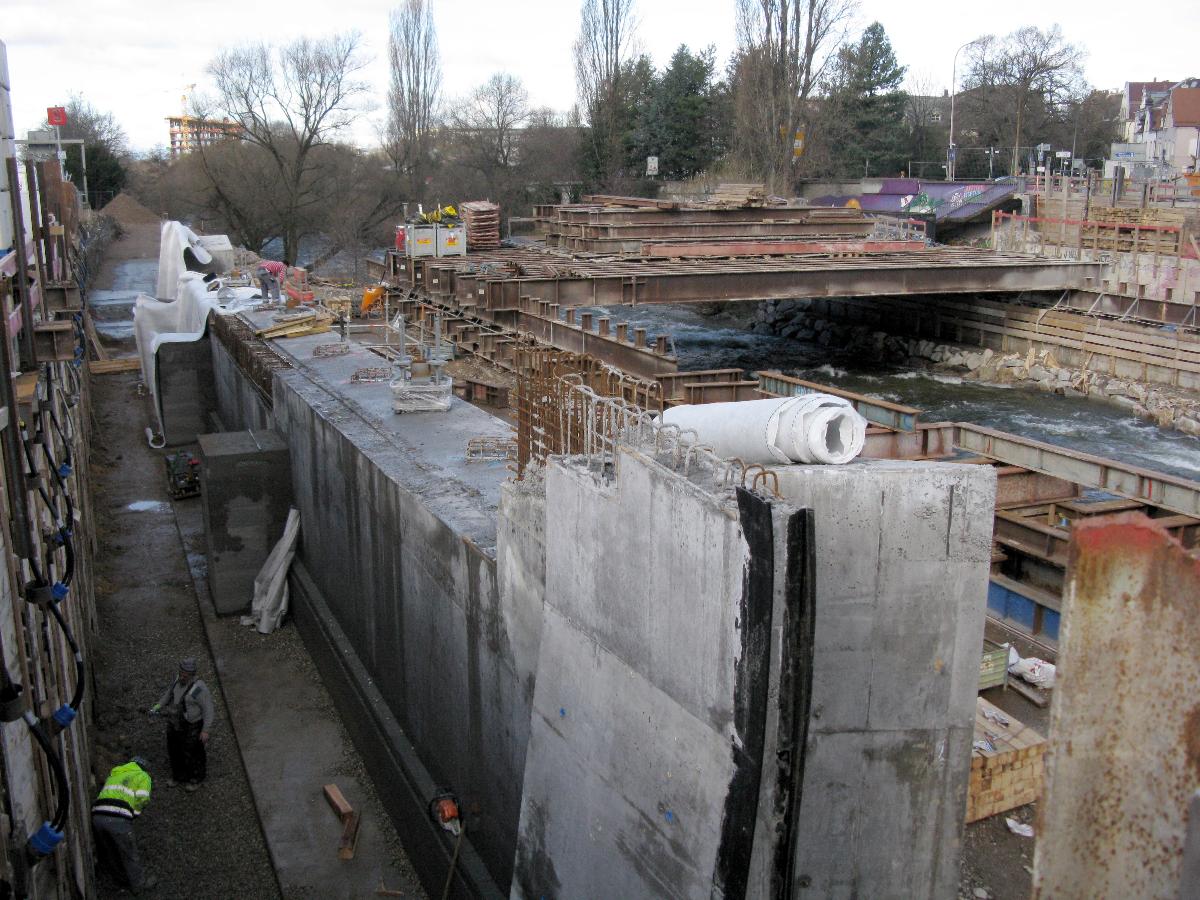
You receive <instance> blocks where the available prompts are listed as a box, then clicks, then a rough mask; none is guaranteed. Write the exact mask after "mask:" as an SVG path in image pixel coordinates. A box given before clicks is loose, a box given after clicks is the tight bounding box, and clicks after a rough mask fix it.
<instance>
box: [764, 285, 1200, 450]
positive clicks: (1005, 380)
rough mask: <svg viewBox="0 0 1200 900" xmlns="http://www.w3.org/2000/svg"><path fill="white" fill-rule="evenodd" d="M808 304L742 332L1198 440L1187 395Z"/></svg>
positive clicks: (773, 309)
mask: <svg viewBox="0 0 1200 900" xmlns="http://www.w3.org/2000/svg"><path fill="white" fill-rule="evenodd" d="M808 306H809V303H808V301H805V300H774V301H767V302H765V303H760V304H759V305H758V308H757V309H756V311H755V313H754V316H753V318H752V319H751V321H750V322H749V323H748V325H749V328H750V330H751V331H752V332H754V333H755V334H773V335H779V336H781V337H785V338H794V339H796V340H798V341H813V342H815V343H817V344H819V345H820V346H823V347H830V348H834V349H836V350H838V351H839V352H843V353H854V354H868V355H870V356H871V358H873V359H875V360H877V361H879V362H881V363H890V364H897V365H914V366H919V365H926V366H932V367H934V368H937V369H940V370H948V371H952V372H955V373H957V374H961V375H962V377H963V378H964V380H973V381H980V382H985V383H988V384H1005V385H1013V386H1015V387H1022V388H1028V389H1032V390H1039V391H1046V392H1048V393H1054V394H1062V395H1065V396H1068V397H1079V398H1084V397H1087V398H1091V399H1093V400H1100V401H1102V402H1105V403H1109V404H1112V405H1113V406H1117V407H1120V408H1122V409H1127V410H1129V412H1130V413H1132V414H1133V415H1135V416H1138V417H1140V418H1142V419H1146V420H1148V421H1151V422H1154V423H1155V424H1156V425H1158V426H1159V427H1160V428H1174V429H1177V430H1179V431H1181V432H1183V433H1185V434H1192V435H1200V397H1198V396H1196V395H1195V394H1192V393H1189V392H1185V391H1180V390H1177V389H1174V388H1170V387H1167V386H1165V385H1160V384H1147V383H1143V382H1139V381H1131V380H1128V379H1123V378H1114V377H1112V376H1109V375H1107V374H1104V373H1102V372H1094V371H1090V370H1088V369H1086V368H1075V367H1071V366H1067V365H1064V364H1062V363H1060V362H1059V361H1058V360H1057V359H1055V357H1054V354H1053V353H1051V352H1049V351H1043V352H1041V353H1034V352H1033V351H1032V350H1031V351H1030V352H1029V353H1027V354H1024V355H1021V354H1016V353H997V352H995V351H993V350H988V349H983V348H979V347H965V346H961V345H956V344H944V343H938V342H936V341H930V340H921V339H919V338H910V337H903V336H898V335H892V334H888V333H887V332H883V331H873V330H872V329H871V328H870V326H867V325H848V324H845V323H841V322H833V321H830V320H827V319H820V318H814V317H812V316H810V315H809V314H808Z"/></svg>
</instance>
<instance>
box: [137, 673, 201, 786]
mask: <svg viewBox="0 0 1200 900" xmlns="http://www.w3.org/2000/svg"><path fill="white" fill-rule="evenodd" d="M150 715H152V716H159V715H161V716H165V717H166V719H167V756H168V757H170V760H171V777H170V778H169V779H167V784H168V785H170V786H171V787H174V786H175V785H176V784H182V785H183V789H184V790H185V791H188V792H189V793H190V792H192V791H194V790H196V789H197V788H198V787H200V782H202V781H203V780H204V778H205V776H206V775H207V774H208V753H207V751H206V749H205V748H206V745H207V744H208V736H209V733H210V731H211V730H212V723H213V702H212V693H211V692H210V691H209V690H208V685H206V684H205V683H204V682H203V681H201V680H200V679H199V678H197V677H196V660H194V659H192V658H191V657H188V658H187V659H181V660H180V661H179V674H178V675H176V676H175V680H174V681H172V682H171V686H170V687H168V688H167V690H166V693H164V694H163V695H162V698H161V699H160V700H159V701H158V702H157V703H155V704H154V705H153V706H152V707H150Z"/></svg>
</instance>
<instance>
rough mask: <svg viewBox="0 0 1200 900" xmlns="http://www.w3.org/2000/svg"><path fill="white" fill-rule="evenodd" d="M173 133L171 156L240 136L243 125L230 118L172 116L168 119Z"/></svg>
mask: <svg viewBox="0 0 1200 900" xmlns="http://www.w3.org/2000/svg"><path fill="white" fill-rule="evenodd" d="M167 123H168V125H169V126H170V133H171V144H170V146H171V157H172V158H175V157H178V156H179V155H180V154H183V153H191V152H192V151H193V150H198V149H200V147H203V146H207V145H208V144H212V143H215V142H216V141H222V140H225V139H226V138H240V137H241V136H242V126H241V125H239V124H238V123H237V122H231V121H229V119H219V120H218V119H203V118H201V117H199V116H171V117H169V118H168V119H167Z"/></svg>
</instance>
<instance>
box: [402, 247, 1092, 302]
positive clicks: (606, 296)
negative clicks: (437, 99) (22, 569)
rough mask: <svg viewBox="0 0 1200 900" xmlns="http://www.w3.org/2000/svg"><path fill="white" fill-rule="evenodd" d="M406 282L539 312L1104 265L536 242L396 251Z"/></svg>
mask: <svg viewBox="0 0 1200 900" xmlns="http://www.w3.org/2000/svg"><path fill="white" fill-rule="evenodd" d="M394 265H396V266H398V267H402V268H399V269H398V270H397V271H396V272H395V276H397V280H398V282H399V283H400V284H401V285H404V286H412V287H416V288H419V289H422V290H423V291H425V292H427V293H429V294H430V295H431V296H435V297H439V298H441V299H443V300H446V301H450V302H453V303H455V304H456V305H459V306H462V307H475V308H477V309H480V310H481V311H482V310H489V311H500V310H525V311H534V310H536V309H537V304H538V302H539V301H543V302H548V303H557V304H559V305H560V306H567V307H569V306H611V305H622V304H627V305H636V304H639V303H698V302H706V301H757V300H776V299H791V298H800V297H872V296H897V295H906V294H908V295H922V294H980V293H1005V292H1012V293H1017V292H1021V291H1065V290H1072V289H1081V288H1084V287H1087V286H1088V285H1090V284H1092V283H1094V282H1095V280H1096V278H1097V276H1098V274H1099V266H1098V265H1096V264H1092V263H1078V262H1074V261H1071V260H1057V259H1043V258H1040V257H1033V256H1022V255H1016V254H998V253H993V252H991V251H987V250H978V249H974V248H961V247H932V248H925V249H920V250H911V251H898V252H895V253H872V254H869V255H842V254H830V253H824V254H812V255H803V256H784V257H770V258H760V257H753V258H747V257H731V258H729V259H712V258H704V259H661V258H655V259H646V258H623V259H615V258H611V257H598V256H592V255H574V256H572V255H568V254H564V253H555V252H550V251H545V250H532V249H528V248H522V249H514V250H499V251H491V252H488V253H482V254H472V255H469V256H465V257H456V258H429V257H425V258H418V259H403V258H401V259H397V260H396V261H395V263H394Z"/></svg>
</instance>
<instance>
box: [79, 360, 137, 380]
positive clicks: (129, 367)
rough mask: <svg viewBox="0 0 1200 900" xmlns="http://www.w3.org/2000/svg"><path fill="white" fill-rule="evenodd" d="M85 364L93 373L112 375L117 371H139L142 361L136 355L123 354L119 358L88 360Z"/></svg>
mask: <svg viewBox="0 0 1200 900" xmlns="http://www.w3.org/2000/svg"><path fill="white" fill-rule="evenodd" d="M87 366H88V371H89V372H90V373H91V374H93V375H114V374H116V373H118V372H140V371H141V369H142V361H141V359H139V358H138V357H136V356H124V357H121V358H120V359H93V360H89V361H88V364H87Z"/></svg>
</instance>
